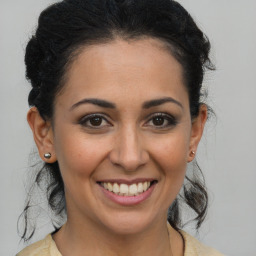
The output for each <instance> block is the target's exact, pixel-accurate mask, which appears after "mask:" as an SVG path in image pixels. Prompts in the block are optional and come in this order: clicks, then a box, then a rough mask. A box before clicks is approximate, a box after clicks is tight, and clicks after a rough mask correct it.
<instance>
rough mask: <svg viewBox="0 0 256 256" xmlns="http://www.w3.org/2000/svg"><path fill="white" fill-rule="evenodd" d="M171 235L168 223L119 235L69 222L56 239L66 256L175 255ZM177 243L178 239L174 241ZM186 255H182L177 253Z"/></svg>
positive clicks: (83, 224) (95, 226) (103, 229)
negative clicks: (138, 231) (134, 232)
mask: <svg viewBox="0 0 256 256" xmlns="http://www.w3.org/2000/svg"><path fill="white" fill-rule="evenodd" d="M169 235H170V236H173V238H175V234H174V233H172V232H171V234H169V233H168V229H167V225H166V222H164V223H161V224H160V225H159V223H157V224H155V225H151V226H150V227H148V228H147V229H145V230H143V231H141V232H140V233H136V234H123V235H120V234H115V233H114V232H112V231H110V230H108V229H107V228H102V226H100V227H99V226H97V225H93V226H91V225H88V223H84V222H83V223H78V222H76V223H74V222H72V221H69V220H68V221H67V223H66V224H65V225H64V226H63V227H62V228H61V230H60V231H59V232H57V233H56V234H55V235H54V240H55V242H56V244H57V247H58V249H59V250H60V252H61V254H62V255H63V256H66V255H74V256H81V255H83V256H84V255H94V256H102V255H104V256H117V255H118V256H128V255H133V256H141V255H147V256H151V255H152V256H153V255H154V256H158V255H159V256H160V255H161V256H171V255H174V254H172V251H173V252H174V251H175V250H176V249H175V248H174V247H176V246H174V244H173V245H172V246H171V247H172V250H171V247H170V238H169ZM171 240H173V242H174V243H175V244H176V242H175V239H171ZM175 255H182V254H175Z"/></svg>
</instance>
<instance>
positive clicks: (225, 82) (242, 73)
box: [0, 0, 256, 256]
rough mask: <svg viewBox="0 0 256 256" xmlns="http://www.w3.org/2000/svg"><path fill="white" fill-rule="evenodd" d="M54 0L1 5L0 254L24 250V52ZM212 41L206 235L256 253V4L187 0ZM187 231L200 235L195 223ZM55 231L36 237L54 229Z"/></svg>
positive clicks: (248, 254) (9, 0)
mask: <svg viewBox="0 0 256 256" xmlns="http://www.w3.org/2000/svg"><path fill="white" fill-rule="evenodd" d="M52 2H53V1H50V0H22V1H20V0H0V56H1V58H0V82H1V86H0V111H1V112H0V114H1V115H0V116H1V126H0V145H1V147H0V170H1V172H0V202H1V211H0V226H1V231H0V255H7V256H8V255H14V254H15V253H16V252H17V251H18V250H20V249H21V248H23V247H24V244H23V243H19V237H18V235H17V224H16V223H17V218H18V215H19V214H20V213H21V211H22V207H23V205H24V199H25V190H24V181H25V177H26V172H27V170H28V166H29V163H28V156H29V153H30V152H31V150H32V149H33V147H34V143H33V141H32V136H31V132H30V130H29V128H28V125H27V123H26V112H27V110H28V106H27V94H28V91H29V84H28V83H27V82H26V80H25V78H24V64H23V55H24V48H25V45H26V42H27V40H28V38H29V36H30V34H31V32H32V31H33V29H34V28H35V24H36V19H37V17H38V15H39V13H40V11H42V10H43V8H45V7H46V6H47V5H48V4H49V3H52ZM179 2H180V3H182V4H183V5H184V7H185V8H187V9H188V11H189V12H190V13H191V14H192V16H193V17H194V18H195V20H196V21H197V22H198V24H199V26H200V27H201V28H202V29H203V30H204V31H205V32H206V34H207V35H208V37H209V38H210V40H211V42H212V47H213V50H212V58H213V60H214V63H215V64H216V66H217V71H216V72H212V73H210V74H208V75H207V77H206V80H205V85H206V86H208V87H209V98H208V103H209V104H210V105H211V106H212V107H213V109H214V110H215V112H216V114H217V120H215V121H214V120H212V121H211V122H210V123H209V124H208V127H207V130H206V131H205V134H204V139H203V140H202V142H201V146H200V150H199V152H198V155H197V158H198V160H199V163H200V164H201V167H202V169H203V171H204V173H205V176H206V182H207V185H208V188H209V192H210V210H209V214H208V217H207V220H206V222H205V224H204V225H203V227H202V229H201V232H200V235H199V238H200V239H201V240H202V241H204V242H205V243H206V244H209V245H211V246H213V247H215V248H217V249H219V250H220V251H222V252H224V253H226V254H227V255H231V256H232V255H233V256H241V255H243V256H253V255H256V231H255V228H256V225H255V212H256V199H255V195H256V186H255V179H256V167H255V159H256V100H255V97H256V85H255V83H256V82H255V81H256V71H255V69H256V64H255V60H256V29H255V25H256V15H255V11H256V2H255V0H234V1H228V0H214V1H213V0H180V1H179ZM187 230H189V231H190V232H191V233H193V232H194V231H193V230H192V229H191V228H190V227H189V226H188V227H187ZM49 231H50V229H49V227H48V226H43V227H42V230H41V231H40V232H39V234H38V235H37V236H36V237H35V239H40V238H42V237H44V235H45V234H46V233H47V232H49Z"/></svg>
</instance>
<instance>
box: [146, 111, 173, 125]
mask: <svg viewBox="0 0 256 256" xmlns="http://www.w3.org/2000/svg"><path fill="white" fill-rule="evenodd" d="M176 124H177V121H176V119H175V117H173V116H171V115H169V114H165V113H155V114H153V115H152V116H150V119H149V120H148V121H147V124H146V126H151V127H154V128H155V129H161V128H168V127H171V126H174V125H176Z"/></svg>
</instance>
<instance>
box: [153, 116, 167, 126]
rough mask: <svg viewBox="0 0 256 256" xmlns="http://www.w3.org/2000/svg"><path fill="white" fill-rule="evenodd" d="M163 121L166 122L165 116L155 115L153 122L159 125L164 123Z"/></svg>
mask: <svg viewBox="0 0 256 256" xmlns="http://www.w3.org/2000/svg"><path fill="white" fill-rule="evenodd" d="M163 123H164V118H163V117H161V116H157V117H155V118H154V119H153V124H154V125H157V126H159V125H163Z"/></svg>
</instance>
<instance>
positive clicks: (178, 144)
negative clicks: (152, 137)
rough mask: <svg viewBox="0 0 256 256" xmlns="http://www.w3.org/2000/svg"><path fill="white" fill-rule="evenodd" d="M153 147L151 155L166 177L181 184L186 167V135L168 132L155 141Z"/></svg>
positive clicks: (187, 141)
mask: <svg viewBox="0 0 256 256" xmlns="http://www.w3.org/2000/svg"><path fill="white" fill-rule="evenodd" d="M153 148H154V153H152V155H154V156H155V160H156V161H157V163H158V164H159V166H160V167H161V170H162V171H163V172H164V175H165V176H166V179H167V180H168V181H171V182H173V183H175V184H182V183H183V180H184V176H185V173H186V167H187V154H188V148H189V139H188V137H187V136H184V134H180V135H179V134H176V135H175V136H172V134H170V135H169V136H168V137H167V138H166V137H165V138H163V139H161V140H158V141H156V142H155V143H154V147H153ZM179 186H180V185H179Z"/></svg>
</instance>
